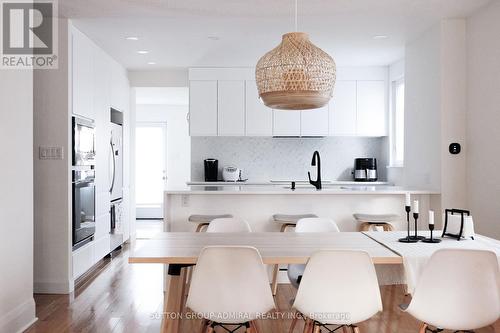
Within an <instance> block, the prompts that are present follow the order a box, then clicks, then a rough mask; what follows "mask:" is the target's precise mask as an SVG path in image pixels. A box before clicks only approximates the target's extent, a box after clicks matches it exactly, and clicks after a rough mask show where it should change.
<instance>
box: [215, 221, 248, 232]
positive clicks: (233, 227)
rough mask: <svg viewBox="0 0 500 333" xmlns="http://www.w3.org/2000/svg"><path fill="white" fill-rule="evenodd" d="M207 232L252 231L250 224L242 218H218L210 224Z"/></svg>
mask: <svg viewBox="0 0 500 333" xmlns="http://www.w3.org/2000/svg"><path fill="white" fill-rule="evenodd" d="M207 232H227V233H231V232H252V230H251V229H250V225H249V224H248V223H247V222H246V221H244V220H241V219H238V218H234V217H230V218H217V219H214V220H212V222H210V223H209V224H208V227H207Z"/></svg>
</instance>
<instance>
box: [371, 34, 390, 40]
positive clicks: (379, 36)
mask: <svg viewBox="0 0 500 333" xmlns="http://www.w3.org/2000/svg"><path fill="white" fill-rule="evenodd" d="M387 38H389V36H387V35H375V36H373V39H387Z"/></svg>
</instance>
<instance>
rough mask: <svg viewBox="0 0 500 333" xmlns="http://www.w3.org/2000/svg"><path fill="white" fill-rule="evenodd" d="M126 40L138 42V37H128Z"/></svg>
mask: <svg viewBox="0 0 500 333" xmlns="http://www.w3.org/2000/svg"><path fill="white" fill-rule="evenodd" d="M125 39H126V40H139V37H136V36H129V37H125Z"/></svg>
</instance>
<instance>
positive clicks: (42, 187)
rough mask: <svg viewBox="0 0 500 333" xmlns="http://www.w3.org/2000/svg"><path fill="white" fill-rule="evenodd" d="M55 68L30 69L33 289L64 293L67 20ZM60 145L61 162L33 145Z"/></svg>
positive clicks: (67, 274)
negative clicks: (41, 154) (43, 157)
mask: <svg viewBox="0 0 500 333" xmlns="http://www.w3.org/2000/svg"><path fill="white" fill-rule="evenodd" d="M59 23H60V24H59V69H57V70H35V72H34V78H33V85H34V141H33V145H34V150H35V152H34V155H35V162H34V186H35V194H34V200H35V201H34V202H35V206H34V207H35V210H34V221H35V222H34V223H35V230H34V231H35V252H34V253H35V257H34V280H35V281H34V282H35V292H40V293H44V292H50V293H69V292H71V291H72V290H73V279H72V270H71V189H70V185H71V175H70V168H69V166H70V165H71V148H70V142H71V137H70V136H71V133H70V128H71V125H70V123H71V119H70V113H71V111H70V110H71V101H70V99H69V96H70V92H69V88H68V87H69V82H70V81H69V80H70V78H69V73H68V59H69V54H68V45H69V44H68V20H66V19H60V20H59ZM40 146H49V147H62V148H63V150H64V158H63V159H62V160H39V159H38V155H37V154H38V153H37V152H38V147H40Z"/></svg>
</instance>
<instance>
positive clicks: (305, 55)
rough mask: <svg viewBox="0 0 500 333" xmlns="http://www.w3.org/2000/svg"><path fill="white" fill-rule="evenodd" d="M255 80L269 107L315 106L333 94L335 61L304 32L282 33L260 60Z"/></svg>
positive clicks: (294, 107) (293, 107)
mask: <svg viewBox="0 0 500 333" xmlns="http://www.w3.org/2000/svg"><path fill="white" fill-rule="evenodd" d="M295 31H297V0H295ZM255 79H256V82H257V89H258V91H259V97H260V98H261V99H262V101H263V102H264V104H265V105H267V106H268V107H270V108H272V109H279V110H307V109H316V108H320V107H322V106H324V105H326V104H327V103H328V101H329V100H330V98H331V97H332V92H333V87H334V85H335V61H334V60H333V58H332V57H330V56H329V55H328V54H327V53H326V52H324V51H323V50H321V49H320V48H319V47H317V46H315V45H314V44H312V43H311V42H310V41H309V36H308V35H307V34H306V33H304V32H290V33H287V34H284V35H283V39H282V41H281V44H280V45H278V46H277V47H276V48H274V49H272V50H271V51H269V52H267V53H266V54H265V55H264V56H263V57H262V58H260V59H259V61H258V62H257V67H256V69H255Z"/></svg>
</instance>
